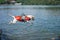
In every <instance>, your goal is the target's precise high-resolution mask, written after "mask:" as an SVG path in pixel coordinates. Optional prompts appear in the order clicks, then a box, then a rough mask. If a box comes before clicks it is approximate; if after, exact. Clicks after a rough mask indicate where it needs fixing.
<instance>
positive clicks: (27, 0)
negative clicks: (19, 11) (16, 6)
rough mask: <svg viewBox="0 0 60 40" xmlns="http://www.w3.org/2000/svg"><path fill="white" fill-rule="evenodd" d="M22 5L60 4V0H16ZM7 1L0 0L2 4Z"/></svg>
mask: <svg viewBox="0 0 60 40" xmlns="http://www.w3.org/2000/svg"><path fill="white" fill-rule="evenodd" d="M16 2H18V3H22V5H60V0H16ZM4 3H6V2H5V1H4V0H0V4H4Z"/></svg>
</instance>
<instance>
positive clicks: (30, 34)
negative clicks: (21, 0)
mask: <svg viewBox="0 0 60 40" xmlns="http://www.w3.org/2000/svg"><path fill="white" fill-rule="evenodd" d="M0 8H1V9H0V29H2V30H3V35H2V40H4V39H5V40H51V38H53V37H56V36H58V35H60V9H59V8H58V7H57V8H56V7H55V8H54V7H53V8H52V7H51V8H50V7H48V8H47V7H43V8H42V6H40V7H39V6H36V7H35V6H25V7H24V6H5V8H3V6H2V7H1V6H0ZM9 13H11V14H12V15H21V14H22V13H25V14H31V15H34V16H35V21H34V22H33V25H32V26H30V25H29V24H28V23H21V22H17V23H16V24H8V22H9V21H11V20H12V19H13V18H11V17H10V16H8V14H9Z"/></svg>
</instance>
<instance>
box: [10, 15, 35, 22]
mask: <svg viewBox="0 0 60 40" xmlns="http://www.w3.org/2000/svg"><path fill="white" fill-rule="evenodd" d="M10 16H11V15H10ZM12 17H13V21H11V22H10V23H16V22H17V21H19V22H29V21H30V20H34V16H32V15H23V16H12Z"/></svg>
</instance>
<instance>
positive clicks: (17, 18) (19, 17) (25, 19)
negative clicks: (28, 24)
mask: <svg viewBox="0 0 60 40" xmlns="http://www.w3.org/2000/svg"><path fill="white" fill-rule="evenodd" d="M15 18H16V20H18V21H21V22H23V20H24V21H29V20H30V18H29V17H27V16H25V18H24V19H22V16H15Z"/></svg>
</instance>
